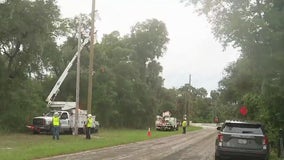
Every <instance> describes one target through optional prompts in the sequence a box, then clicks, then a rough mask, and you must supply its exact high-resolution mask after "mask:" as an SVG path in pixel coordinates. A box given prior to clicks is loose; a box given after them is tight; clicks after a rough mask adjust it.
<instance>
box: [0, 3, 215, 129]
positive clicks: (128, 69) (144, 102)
mask: <svg viewBox="0 0 284 160" xmlns="http://www.w3.org/2000/svg"><path fill="white" fill-rule="evenodd" d="M0 15H1V17H0V21H1V24H0V64H1V66H2V67H1V68H0V84H1V85H0V95H1V96H0V100H1V102H2V103H1V105H0V124H1V125H0V126H1V127H0V130H1V131H9V130H17V131H23V130H25V125H27V124H29V123H31V121H32V118H33V117H34V116H39V115H42V113H44V112H47V111H48V109H47V107H46V102H45V98H46V97H47V95H48V94H49V92H50V91H51V89H52V87H53V86H54V84H55V83H56V81H57V79H58V78H59V77H60V75H61V73H62V72H63V71H64V69H65V67H66V66H67V64H68V63H69V61H70V60H71V59H72V57H73V56H74V54H75V52H76V51H77V43H78V39H77V34H78V26H79V17H81V18H80V19H81V21H82V29H81V31H82V32H85V31H88V30H89V29H90V26H91V25H90V24H91V20H90V16H89V15H79V16H76V17H74V18H68V19H67V18H60V10H59V8H58V6H57V5H56V1H55V0H36V1H29V0H7V1H5V2H4V3H1V4H0ZM86 38H88V36H87V35H86V34H82V41H84V39H86ZM168 42H169V37H168V32H167V29H166V25H165V24H164V23H163V22H162V21H159V20H157V19H148V20H145V21H143V22H137V23H136V24H134V25H133V26H132V28H131V29H130V33H129V34H126V35H120V33H119V32H118V31H113V32H111V33H110V34H105V35H104V36H103V37H102V39H101V40H100V41H97V43H96V44H95V51H94V53H95V56H94V66H93V68H94V75H93V88H92V90H93V97H92V99H93V102H92V114H94V115H96V117H97V119H98V120H99V121H100V123H101V124H102V126H104V127H127V128H145V127H147V128H148V127H150V126H153V125H154V122H155V118H156V115H158V114H161V113H162V112H163V111H167V110H169V111H171V112H172V113H173V115H174V116H175V117H177V118H179V119H181V118H182V117H183V115H184V114H188V115H189V114H191V113H192V114H191V118H192V119H195V120H196V121H210V120H211V119H212V111H211V108H212V107H211V104H210V98H208V97H206V95H207V91H206V90H205V89H204V88H199V89H198V88H194V87H192V86H190V85H189V84H185V85H184V86H183V87H181V88H178V89H176V88H172V89H167V88H165V87H163V82H164V79H163V77H161V72H162V70H163V67H162V66H161V64H160V62H159V58H161V57H162V56H163V55H164V54H165V51H166V49H167V43H168ZM89 52H90V45H89V44H87V45H86V46H85V47H84V48H83V50H82V52H81V68H80V73H81V74H80V109H86V104H87V88H88V86H87V84H88V83H87V81H88V66H89V55H88V54H89ZM75 84H76V65H73V67H72V68H71V69H70V72H69V74H68V76H67V77H66V79H65V81H64V82H63V84H62V86H61V87H60V92H59V93H58V95H57V96H56V98H55V100H58V101H75V93H76V91H75V90H76V87H75V86H76V85H75Z"/></svg>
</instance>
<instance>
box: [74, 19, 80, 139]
mask: <svg viewBox="0 0 284 160" xmlns="http://www.w3.org/2000/svg"><path fill="white" fill-rule="evenodd" d="M81 23H82V20H81V16H80V17H79V28H78V50H79V48H80V47H81ZM79 97H80V52H79V53H78V56H77V75H76V110H75V130H74V135H78V118H79V115H78V114H79Z"/></svg>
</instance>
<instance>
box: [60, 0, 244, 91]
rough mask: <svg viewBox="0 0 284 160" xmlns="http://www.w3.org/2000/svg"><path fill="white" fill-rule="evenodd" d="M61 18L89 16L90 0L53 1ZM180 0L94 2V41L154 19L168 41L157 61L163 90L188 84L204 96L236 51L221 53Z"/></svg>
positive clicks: (202, 23)
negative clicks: (160, 26)
mask: <svg viewBox="0 0 284 160" xmlns="http://www.w3.org/2000/svg"><path fill="white" fill-rule="evenodd" d="M57 1H58V5H59V7H60V10H61V14H62V16H63V17H69V18H71V17H74V16H77V15H79V14H81V13H84V14H89V13H90V12H91V8H92V6H91V5H92V0H80V1H79V0H57ZM179 1H180V0H96V7H95V8H96V10H97V11H98V14H99V17H100V19H99V20H97V21H96V23H95V26H96V30H97V34H98V35H97V36H98V39H100V38H101V37H102V35H103V34H109V33H111V32H112V31H115V30H117V31H119V32H120V33H121V35H125V34H129V33H130V28H131V26H133V25H135V24H136V23H137V22H143V21H145V20H147V19H152V18H156V19H158V20H160V21H163V22H164V23H165V24H166V27H167V30H168V33H169V38H170V41H169V43H168V45H167V47H168V50H167V52H166V53H165V55H164V57H163V58H161V59H160V60H159V61H160V63H161V65H162V66H163V73H162V77H163V78H164V79H165V81H164V86H165V87H166V88H172V87H175V88H179V87H181V86H183V85H184V84H185V83H189V75H190V74H191V85H192V86H193V87H195V88H201V87H204V88H205V89H206V90H207V91H208V93H210V91H211V90H214V89H217V87H218V81H220V80H221V79H222V77H223V73H224V72H223V71H224V68H225V67H226V66H227V65H229V64H230V63H231V62H233V61H235V60H236V59H237V58H238V56H239V52H238V51H237V50H236V49H233V48H227V49H226V51H223V48H222V46H221V44H220V43H219V42H218V41H216V40H215V39H214V37H213V35H212V33H211V29H210V24H208V22H207V21H206V18H205V17H202V16H198V15H197V13H195V12H194V9H193V8H192V7H186V6H185V5H184V4H182V3H180V2H179Z"/></svg>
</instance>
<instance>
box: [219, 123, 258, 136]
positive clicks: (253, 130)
mask: <svg viewBox="0 0 284 160" xmlns="http://www.w3.org/2000/svg"><path fill="white" fill-rule="evenodd" d="M223 132H228V133H243V134H261V135H263V132H262V127H261V125H260V124H246V123H225V124H224V128H223Z"/></svg>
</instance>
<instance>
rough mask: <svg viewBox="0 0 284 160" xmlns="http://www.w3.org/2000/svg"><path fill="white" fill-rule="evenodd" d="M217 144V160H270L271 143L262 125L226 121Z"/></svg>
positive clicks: (219, 128) (218, 128) (220, 129)
mask: <svg viewBox="0 0 284 160" xmlns="http://www.w3.org/2000/svg"><path fill="white" fill-rule="evenodd" d="M217 130H219V131H220V132H219V133H218V136H217V138H216V143H215V149H216V150H215V160H221V159H222V160H223V159H230V160H232V159H238V160H239V159H250V160H251V159H258V160H268V158H269V143H268V138H267V136H266V134H265V131H264V127H263V125H262V124H261V123H251V122H241V121H225V122H224V123H223V125H222V126H221V127H217Z"/></svg>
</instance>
